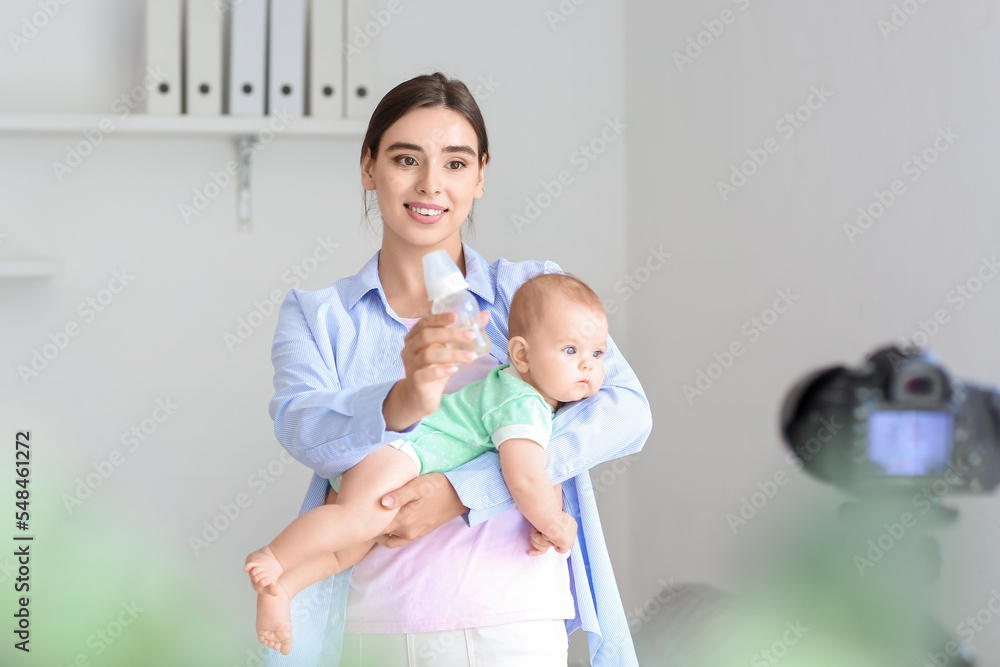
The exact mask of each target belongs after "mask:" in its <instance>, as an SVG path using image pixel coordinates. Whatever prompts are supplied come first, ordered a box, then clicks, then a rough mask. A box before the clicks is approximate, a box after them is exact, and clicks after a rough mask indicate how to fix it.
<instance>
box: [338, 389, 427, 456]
mask: <svg viewBox="0 0 1000 667" xmlns="http://www.w3.org/2000/svg"><path fill="white" fill-rule="evenodd" d="M396 382H398V380H392V381H390V382H383V383H381V384H373V385H371V386H368V387H365V388H363V389H361V390H360V391H358V393H357V395H356V397H355V399H354V410H353V413H354V419H355V420H356V423H357V431H356V435H357V437H358V441H359V442H358V444H359V445H362V446H366V445H381V444H384V443H387V442H390V441H392V440H397V439H399V438H400V437H401V436H402V435H403V434H404V433H409V432H411V431H413V429H415V428H416V427H417V426H419V425H420V420H418V421H416V422H414V423H413V424H411V425H410V426H408V427H407V428H405V429H403V430H402V431H389V430H386V426H385V415H384V414H382V406H383V405H384V404H385V398H386V396H388V395H389V391H390V390H391V389H392V388H393V387H394V386H395V384H396Z"/></svg>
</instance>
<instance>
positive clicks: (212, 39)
mask: <svg viewBox="0 0 1000 667" xmlns="http://www.w3.org/2000/svg"><path fill="white" fill-rule="evenodd" d="M218 1H219V0H187V72H185V77H184V93H185V98H186V101H187V105H186V106H187V113H188V114H189V115H191V116H219V115H221V114H222V28H223V25H224V23H223V13H222V12H221V11H219V10H218V7H217V6H216V5H217V4H218Z"/></svg>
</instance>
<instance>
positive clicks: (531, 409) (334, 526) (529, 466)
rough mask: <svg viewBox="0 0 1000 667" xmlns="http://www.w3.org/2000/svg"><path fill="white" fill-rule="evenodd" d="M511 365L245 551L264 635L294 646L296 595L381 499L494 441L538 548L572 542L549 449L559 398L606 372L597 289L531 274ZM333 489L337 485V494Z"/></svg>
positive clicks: (360, 540)
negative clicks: (548, 462) (550, 471)
mask: <svg viewBox="0 0 1000 667" xmlns="http://www.w3.org/2000/svg"><path fill="white" fill-rule="evenodd" d="M508 329H509V336H508V338H509V344H508V355H509V357H510V364H504V365H501V366H498V367H496V368H494V369H493V370H491V371H490V373H489V374H488V375H487V376H486V378H484V379H482V380H479V381H477V382H472V383H470V384H468V385H466V386H465V387H463V388H462V389H460V390H458V391H456V392H454V393H451V394H446V395H445V396H443V397H442V399H441V405H440V407H439V408H438V410H437V411H436V412H434V413H433V414H431V415H428V416H427V417H425V418H424V419H423V421H422V422H421V423H420V425H419V426H418V427H417V428H416V429H414V430H413V431H412V432H411V433H408V434H406V437H405V438H404V439H401V440H397V441H395V442H392V443H389V445H390V446H388V447H382V448H380V449H378V450H376V451H374V452H372V453H371V454H369V455H368V456H366V457H365V458H364V459H363V460H362V461H361V462H360V463H358V464H357V465H356V466H354V467H353V468H351V469H350V470H348V471H347V472H345V473H344V474H343V476H342V478H341V482H340V489H339V493H338V494H337V495H336V497H335V498H331V500H330V501H328V504H326V505H322V506H320V507H317V508H315V509H312V510H310V511H308V512H306V513H305V514H303V515H301V516H300V517H298V518H297V519H295V520H294V521H293V522H292V523H291V524H289V526H288V527H287V528H285V530H283V531H282V532H281V533H280V534H279V535H278V536H277V537H276V538H275V539H274V541H273V542H271V543H270V544H269V545H268V546H266V547H263V548H262V549H260V550H259V551H254V552H253V553H251V554H250V555H249V556H247V559H246V566H245V567H244V568H243V569H244V571H246V572H249V573H250V579H251V581H252V583H253V587H254V589H255V590H256V591H257V593H258V596H257V636H258V639H259V640H260V641H261V643H262V644H264V645H265V646H269V647H271V648H274V649H277V650H279V651H281V653H283V654H285V655H287V654H288V653H289V652H290V651H291V648H292V631H291V612H290V605H291V599H292V598H293V597H294V596H295V595H296V594H297V593H299V591H301V590H302V589H304V588H305V587H306V586H309V585H310V584H312V583H315V582H316V581H320V580H321V579H325V578H326V577H330V576H333V575H334V574H336V573H338V572H340V571H342V570H345V569H346V568H348V567H351V566H352V565H354V564H355V563H357V562H358V561H360V560H361V558H362V557H364V555H365V554H366V553H368V551H369V549H371V547H372V546H373V545H374V544H375V538H376V537H378V536H379V535H381V534H382V533H383V532H384V530H385V528H386V527H387V526H388V525H389V524H390V523H391V522H392V519H393V518H394V516H395V514H396V512H397V511H398V510H396V509H392V510H389V509H384V508H382V507H381V506H380V505H379V499H380V498H381V497H382V496H383V495H385V494H386V493H389V492H390V491H394V490H395V489H397V488H399V487H401V486H403V485H404V484H405V483H406V482H408V481H410V480H412V479H413V478H414V477H416V476H417V475H420V474H424V473H431V472H446V471H448V470H451V469H452V468H455V467H458V466H460V465H462V464H464V463H466V462H468V461H471V460H472V459H474V458H476V457H478V456H479V455H480V454H483V453H484V452H487V451H491V450H493V449H496V450H497V451H498V452H499V456H500V466H501V469H502V472H503V477H504V481H505V482H506V484H507V488H508V489H509V490H510V495H511V497H512V498H513V499H514V503H515V504H516V505H517V508H518V509H519V510H520V511H521V513H522V514H523V515H524V517H525V518H526V519H527V520H528V521H529V522H530V523H531V525H532V526H533V527H534V528H535V530H536V531H538V533H540V536H539V535H535V536H534V537H533V538H532V540H531V545H530V549H529V553H530V554H532V555H539V554H542V553H545V552H546V551H548V549H549V547H554V548H555V549H556V550H557V551H558V552H559V553H565V552H567V551H568V550H569V549H570V548H572V546H573V543H574V542H575V540H576V529H577V525H576V521H575V520H574V519H573V517H572V516H570V515H569V514H567V513H566V512H564V511H563V509H562V487H561V486H560V485H555V486H553V484H552V482H551V481H550V480H549V478H548V476H547V475H546V473H545V447H546V446H547V445H548V441H549V436H550V435H551V432H552V417H553V415H554V413H555V410H556V409H557V408H558V407H559V405H560V404H561V403H569V402H571V401H579V400H581V399H584V398H587V397H588V396H593V395H594V394H596V393H597V391H598V390H599V389H600V388H601V385H602V384H603V382H604V352H605V350H606V349H607V338H608V320H607V317H606V316H605V314H604V309H603V307H602V305H601V301H600V298H598V296H597V295H596V294H595V293H594V292H593V290H591V289H590V288H589V287H588V286H587V285H586V284H584V283H583V282H582V281H580V280H578V279H577V278H574V277H572V276H569V275H566V274H560V273H549V274H542V275H538V276H535V277H533V278H531V279H529V280H528V281H526V282H525V283H524V284H523V285H521V287H520V288H518V290H517V292H516V293H515V294H514V298H513V299H511V304H510V319H509V323H508ZM331 496H332V494H331Z"/></svg>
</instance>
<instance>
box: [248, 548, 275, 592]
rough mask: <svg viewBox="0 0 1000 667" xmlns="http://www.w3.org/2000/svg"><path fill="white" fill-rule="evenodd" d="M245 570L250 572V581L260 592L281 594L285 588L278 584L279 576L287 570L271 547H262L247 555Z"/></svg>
mask: <svg viewBox="0 0 1000 667" xmlns="http://www.w3.org/2000/svg"><path fill="white" fill-rule="evenodd" d="M243 571H244V572H248V573H249V574H250V583H252V584H253V589H254V590H255V591H257V592H258V593H266V594H267V595H280V594H282V593H284V590H283V589H282V588H281V587H280V586H278V577H280V576H281V573H282V572H284V571H285V568H283V567H281V563H279V562H278V559H277V558H275V557H274V554H273V553H272V552H271V549H270V548H268V547H262V548H260V549H259V550H257V551H254V552H253V553H252V554H250V555H249V556H247V560H246V565H244V566H243Z"/></svg>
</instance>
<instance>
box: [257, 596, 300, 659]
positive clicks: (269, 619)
mask: <svg viewBox="0 0 1000 667" xmlns="http://www.w3.org/2000/svg"><path fill="white" fill-rule="evenodd" d="M277 589H278V593H277V594H275V595H266V594H261V595H258V596H257V639H258V640H260V643H261V644H263V645H264V646H267V647H269V648H273V649H275V650H277V651H281V654H282V655H288V654H289V653H291V652H292V601H291V599H290V598H289V597H288V594H287V593H286V592H285V589H284V588H282V587H281V586H277Z"/></svg>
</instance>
